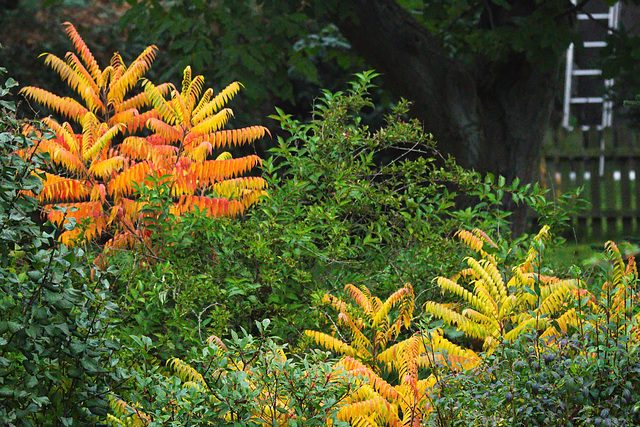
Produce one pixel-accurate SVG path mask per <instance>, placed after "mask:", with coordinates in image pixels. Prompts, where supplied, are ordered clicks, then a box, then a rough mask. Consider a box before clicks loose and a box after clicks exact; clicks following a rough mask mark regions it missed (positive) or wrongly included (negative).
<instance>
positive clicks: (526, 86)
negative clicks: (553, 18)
mask: <svg viewBox="0 0 640 427" xmlns="http://www.w3.org/2000/svg"><path fill="white" fill-rule="evenodd" d="M524 3H527V2H524ZM532 4H533V3H532ZM532 7H535V6H532ZM521 12H522V11H521V10H519V13H521ZM333 20H334V22H335V23H336V25H338V27H339V29H340V31H341V32H342V34H343V35H344V36H345V37H346V38H347V39H348V40H349V42H350V43H351V44H352V46H353V48H354V49H355V51H357V52H358V53H359V54H361V55H362V56H363V57H364V59H365V60H366V61H367V62H368V63H369V64H370V65H371V66H372V67H373V68H374V69H376V71H378V72H380V73H382V78H383V80H384V82H385V86H386V87H387V88H388V89H389V90H390V91H391V92H392V93H394V94H396V95H398V96H402V97H404V98H407V99H409V100H410V101H412V102H413V108H412V114H413V115H414V116H415V117H416V118H418V119H419V120H421V121H422V122H423V123H424V127H425V130H426V131H427V132H430V133H433V135H434V136H435V138H436V140H437V141H438V142H439V149H440V150H441V151H442V152H443V153H445V154H451V155H452V156H454V157H455V158H456V160H457V162H458V163H459V164H460V165H462V166H464V167H466V168H468V169H473V170H476V171H478V172H481V173H486V172H491V173H493V174H494V175H496V176H497V175H502V176H504V177H505V178H506V179H507V182H511V181H512V180H513V179H514V178H516V177H518V178H519V179H520V180H521V181H522V182H533V181H534V180H536V179H537V178H538V172H539V164H540V155H541V150H542V139H543V135H544V132H545V130H546V127H547V125H548V122H549V117H550V113H551V106H552V102H553V98H554V96H555V94H556V93H557V91H558V86H559V84H558V83H559V79H558V77H559V69H560V65H561V63H562V60H563V57H562V55H561V54H558V55H557V57H555V58H552V61H551V63H552V64H553V65H552V66H551V67H549V66H547V67H545V68H541V67H538V66H537V65H536V64H533V63H531V62H529V60H528V59H527V56H526V54H525V53H518V52H513V53H511V54H509V56H508V58H507V60H503V61H500V62H496V61H491V60H488V59H487V58H483V57H482V55H477V56H476V58H475V59H474V60H473V61H467V62H462V61H460V60H456V59H454V58H451V57H450V56H449V55H448V54H447V52H446V51H445V49H444V47H443V46H442V44H441V42H440V41H439V40H438V39H437V38H436V37H434V36H433V35H431V34H430V33H429V32H428V31H427V30H426V29H425V28H424V27H423V26H422V25H421V24H420V23H419V22H417V21H416V20H415V19H414V18H413V17H412V16H411V15H410V14H409V13H408V11H407V10H405V9H404V8H403V7H401V6H400V5H399V4H398V3H397V2H396V1H395V0H350V1H349V2H344V3H343V2H341V3H340V11H339V13H335V14H334V16H333ZM506 207H507V208H508V209H510V210H513V211H514V215H513V216H512V223H513V224H512V231H513V232H514V234H519V233H521V232H523V231H524V227H525V225H526V211H525V210H524V209H523V208H521V207H518V208H516V207H515V206H514V205H513V204H512V203H511V204H507V206H506Z"/></svg>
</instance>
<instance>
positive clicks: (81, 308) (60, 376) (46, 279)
mask: <svg viewBox="0 0 640 427" xmlns="http://www.w3.org/2000/svg"><path fill="white" fill-rule="evenodd" d="M0 72H4V70H3V69H0ZM12 86H15V82H14V81H13V80H12V79H8V80H7V81H6V83H5V85H4V87H1V88H0V98H2V97H4V96H5V95H6V94H7V93H8V91H9V88H11V87H12ZM13 111H14V106H13V104H11V103H9V102H7V101H1V104H0V115H1V116H0V230H1V231H0V254H2V256H1V257H0V419H2V421H3V425H21V426H30V425H54V426H61V425H88V424H92V423H95V422H96V421H97V419H98V417H100V416H104V415H105V413H106V408H107V402H106V398H105V394H106V393H107V391H108V390H109V385H110V384H113V383H114V382H115V381H117V380H119V379H120V376H119V375H117V374H116V373H115V372H114V368H113V365H114V364H115V363H116V362H117V359H115V358H113V357H114V355H115V352H116V350H117V349H118V348H119V345H118V343H117V342H116V341H114V340H111V339H109V338H108V337H109V335H110V332H109V329H110V323H111V321H110V319H111V317H112V315H113V314H112V313H113V312H114V310H115V309H116V307H115V305H114V304H113V303H112V302H111V301H110V300H109V297H108V293H107V291H108V288H109V283H108V282H106V281H104V280H102V279H101V277H100V276H98V277H97V278H96V279H95V280H91V279H90V274H89V273H90V271H89V269H88V268H86V267H85V266H84V265H83V263H85V262H86V259H85V258H84V257H83V252H82V251H81V250H79V249H69V248H67V247H65V246H63V245H59V244H57V243H56V242H55V239H54V232H48V231H45V230H43V229H42V228H41V227H40V226H39V225H38V224H36V223H34V222H33V218H34V217H37V215H38V201H37V200H36V199H35V198H34V197H31V196H30V195H28V194H26V193H27V192H30V193H33V194H36V195H37V194H38V193H40V192H41V191H42V189H43V184H42V181H41V176H40V175H38V174H37V170H38V169H39V168H41V167H43V164H44V163H45V162H47V161H48V156H46V155H43V154H40V153H34V154H33V155H32V157H31V158H29V159H28V160H24V159H23V158H22V157H20V156H19V155H17V154H16V151H18V150H24V149H30V148H32V144H33V142H32V141H31V140H30V139H27V138H26V137H24V136H23V135H22V134H21V133H20V127H21V125H22V123H20V122H18V121H17V120H16V119H15V117H14V116H13ZM41 142H42V141H36V144H39V143H41ZM72 228H73V224H72V223H69V224H67V230H71V229H72Z"/></svg>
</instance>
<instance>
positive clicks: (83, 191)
mask: <svg viewBox="0 0 640 427" xmlns="http://www.w3.org/2000/svg"><path fill="white" fill-rule="evenodd" d="M42 183H43V187H42V191H41V192H40V194H38V199H39V200H41V201H43V202H47V201H50V202H56V201H71V200H82V199H84V198H86V197H88V196H89V189H88V188H87V187H86V186H85V183H84V182H82V181H79V180H77V179H73V178H64V177H60V176H58V175H53V174H50V173H47V174H46V175H45V179H44V180H43V181H42Z"/></svg>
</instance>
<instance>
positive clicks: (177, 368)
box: [167, 357, 206, 386]
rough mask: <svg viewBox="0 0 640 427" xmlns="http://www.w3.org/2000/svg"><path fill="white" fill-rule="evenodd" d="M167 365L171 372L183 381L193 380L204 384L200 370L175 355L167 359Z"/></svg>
mask: <svg viewBox="0 0 640 427" xmlns="http://www.w3.org/2000/svg"><path fill="white" fill-rule="evenodd" d="M167 366H169V367H170V368H171V370H172V371H173V373H174V374H175V375H176V376H177V377H178V378H180V379H181V380H182V381H183V382H194V383H197V384H200V385H203V386H205V385H206V382H205V380H204V377H203V376H202V374H200V372H198V371H196V370H195V369H194V368H193V367H191V365H189V364H187V363H185V362H184V361H182V360H181V359H178V358H177V357H174V358H172V359H169V360H167Z"/></svg>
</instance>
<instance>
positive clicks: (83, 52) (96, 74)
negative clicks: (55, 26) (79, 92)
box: [62, 22, 100, 82]
mask: <svg viewBox="0 0 640 427" xmlns="http://www.w3.org/2000/svg"><path fill="white" fill-rule="evenodd" d="M62 25H64V26H65V27H66V28H65V33H67V35H68V36H69V39H71V43H73V46H74V47H75V48H76V52H78V54H79V55H80V57H81V58H82V60H83V61H84V63H85V64H86V66H87V67H86V68H87V70H88V71H89V74H90V75H91V78H92V79H93V80H94V81H96V82H97V81H98V80H99V79H100V67H99V66H98V62H97V61H96V60H95V58H94V57H93V55H92V54H91V51H90V50H89V48H88V47H87V45H86V44H85V43H84V41H83V40H82V37H80V34H78V32H77V31H76V29H75V27H74V26H73V25H72V24H71V23H70V22H65V23H63V24H62Z"/></svg>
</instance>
